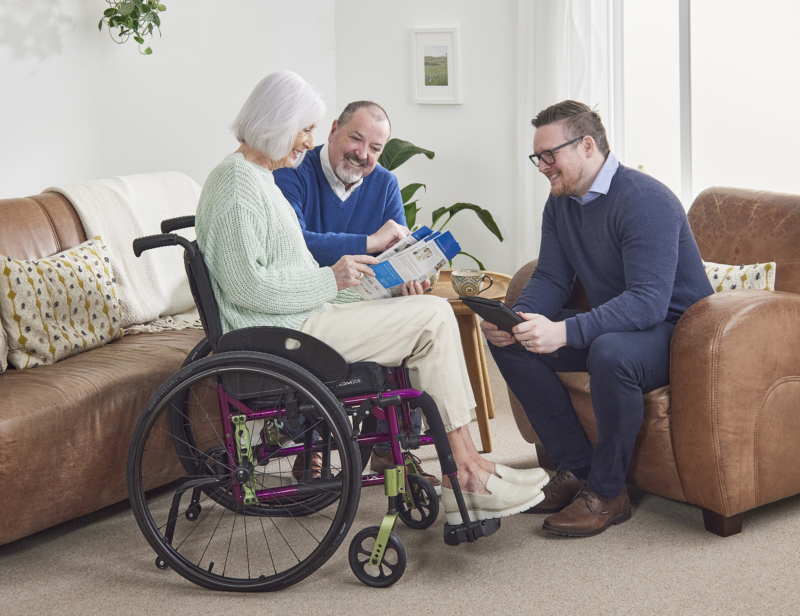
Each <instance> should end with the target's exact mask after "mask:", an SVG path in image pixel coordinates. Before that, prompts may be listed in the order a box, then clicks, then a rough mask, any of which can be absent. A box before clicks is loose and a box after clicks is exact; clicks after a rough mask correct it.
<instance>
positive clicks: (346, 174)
mask: <svg viewBox="0 0 800 616" xmlns="http://www.w3.org/2000/svg"><path fill="white" fill-rule="evenodd" d="M344 161H345V159H344V158H343V159H342V161H341V162H340V163H339V164H338V165H336V177H338V178H339V179H340V180H341V181H342V184H355V183H356V182H358V181H359V180H360V179H361V178H362V177H363V175H364V171H363V170H361V169H354V170H353V171H350V170H349V169H347V168H346V167H345V166H344Z"/></svg>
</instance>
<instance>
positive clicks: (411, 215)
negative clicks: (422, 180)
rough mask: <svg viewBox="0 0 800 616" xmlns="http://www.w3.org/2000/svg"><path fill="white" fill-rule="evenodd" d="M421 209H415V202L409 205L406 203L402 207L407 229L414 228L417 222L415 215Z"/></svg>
mask: <svg viewBox="0 0 800 616" xmlns="http://www.w3.org/2000/svg"><path fill="white" fill-rule="evenodd" d="M421 209H422V208H421V207H417V202H416V201H412V202H411V203H406V204H405V205H404V206H403V210H405V214H406V226H408V228H409V229H413V228H414V225H415V224H416V222H417V214H418V213H419V211H420V210H421Z"/></svg>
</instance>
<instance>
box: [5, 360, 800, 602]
mask: <svg viewBox="0 0 800 616" xmlns="http://www.w3.org/2000/svg"><path fill="white" fill-rule="evenodd" d="M490 369H491V371H492V372H491V374H492V389H493V392H494V398H495V404H496V406H497V417H496V418H495V419H494V420H492V424H491V425H492V435H493V438H494V444H495V452H494V453H492V454H490V455H489V456H488V457H489V458H491V459H493V460H497V461H500V462H504V463H506V464H510V465H514V466H520V467H524V466H526V464H529V463H530V462H531V460H532V449H531V447H530V446H529V445H528V444H527V443H525V441H523V440H522V438H521V437H520V436H519V433H518V432H517V430H516V427H515V425H514V420H513V418H512V417H511V410H510V408H509V406H508V399H507V397H506V394H505V387H504V385H503V382H502V379H501V378H500V377H499V374H498V373H497V370H496V368H495V367H494V365H491V367H490ZM473 428H474V430H473V438H475V442H476V443H479V440H478V431H477V426H473ZM421 451H422V452H423V459H430V458H431V457H432V450H431V451H428V450H427V449H423V450H421ZM434 467H435V465H434V464H433V463H432V462H430V461H429V462H428V463H427V464H426V469H428V468H434ZM632 497H633V498H632V500H633V507H634V515H633V518H632V519H631V521H629V522H626V523H625V524H623V525H621V526H617V527H614V528H612V529H611V530H609V531H608V532H606V533H604V534H602V535H600V536H598V537H595V538H591V539H563V538H557V537H553V536H549V535H546V534H545V533H544V532H542V530H541V528H540V527H541V521H542V519H543V516H531V515H518V516H515V517H512V518H506V519H504V520H503V523H502V528H501V529H500V530H499V531H498V532H497V533H496V534H495V535H493V536H492V537H489V538H486V539H481V540H480V541H479V542H477V543H475V544H472V545H461V546H459V547H449V546H447V545H445V544H444V542H443V541H442V525H443V523H444V518H443V514H440V521H439V522H437V523H436V524H435V525H434V526H433V527H431V528H429V529H427V530H424V531H413V530H410V529H408V528H406V527H405V526H403V525H402V524H401V523H398V527H397V528H396V532H397V533H398V535H399V536H400V537H401V539H402V540H403V542H404V544H405V546H406V549H407V552H408V568H407V569H406V572H405V575H404V576H403V578H402V579H401V580H400V581H399V582H398V583H397V584H395V585H394V586H392V587H391V588H388V589H384V590H380V589H372V588H368V587H366V586H364V585H362V584H361V583H360V582H359V581H358V580H357V579H356V578H355V576H354V575H353V573H352V572H351V571H350V567H349V565H348V563H347V549H346V548H347V545H349V538H350V537H352V535H353V534H354V533H355V532H356V531H357V530H360V529H361V528H364V527H365V526H371V525H375V524H378V523H379V522H380V520H381V517H382V516H383V514H384V513H385V507H386V501H385V498H384V496H383V490H382V489H380V488H370V489H366V490H364V492H363V493H362V499H361V505H360V507H359V511H358V515H357V517H356V521H355V523H354V525H353V529H351V531H350V537H348V539H346V540H345V542H344V544H343V545H342V547H340V548H339V550H338V551H337V552H336V554H334V556H333V557H332V558H331V559H330V560H329V561H328V562H327V563H326V564H325V565H324V566H323V567H322V568H321V569H320V570H319V571H317V572H316V573H315V574H313V575H312V576H311V577H310V578H308V579H307V580H305V581H303V582H301V583H300V584H298V585H296V586H293V587H291V588H289V589H288V590H285V591H282V592H279V593H270V594H260V595H239V594H226V593H215V592H212V591H207V590H204V589H202V588H199V587H197V586H194V585H193V584H191V583H189V582H187V581H186V580H184V579H183V578H182V577H180V576H178V575H177V574H176V573H174V572H172V571H169V570H167V571H159V570H158V569H156V567H155V566H154V553H153V552H152V550H151V549H150V548H149V546H148V545H147V543H146V542H145V540H144V538H143V537H142V535H141V534H140V532H139V530H138V527H137V526H136V523H135V521H134V520H133V516H132V514H131V512H130V509H129V507H128V505H127V503H120V504H118V505H115V506H113V507H109V508H107V509H104V510H102V511H99V512H96V513H94V514H92V515H88V516H85V517H83V518H80V519H78V520H73V521H71V522H67V523H65V524H62V525H60V526H58V527H55V528H51V529H49V530H46V531H43V532H41V533H38V534H36V535H33V536H31V537H27V538H25V539H21V540H19V541H16V542H14V543H11V544H8V545H5V546H1V547H0V614H3V615H6V616H16V615H23V614H60V615H66V614H81V615H83V614H102V615H108V614H164V615H168V614H176V615H180V616H188V615H190V614H199V615H208V614H235V613H236V611H237V610H239V611H240V612H241V611H246V612H247V613H249V614H263V615H273V614H287V615H288V614H290V613H298V612H303V613H308V614H319V615H320V616H322V615H327V614H334V615H338V614H367V613H370V612H371V613H375V614H383V613H386V614H399V613H405V614H408V615H409V616H412V615H417V614H420V615H422V614H487V615H489V614H503V615H505V614H530V615H540V614H541V615H550V614H553V615H560V614H590V615H591V614H613V615H624V614H630V615H635V616H640V615H644V614H659V615H670V616H672V615H677V614H698V615H705V614H726V615H727V614H762V615H765V614H776V615H777V614H781V615H783V614H800V590H798V577H800V576H798V573H800V554H798V551H800V550H799V548H800V497H795V498H791V499H786V500H784V501H781V502H779V503H774V504H772V505H768V506H765V507H762V508H760V509H758V510H756V511H753V512H750V513H748V514H747V515H746V516H745V521H744V531H743V533H742V534H740V535H737V536H734V537H729V538H727V539H722V538H720V537H717V536H715V535H712V534H710V533H708V532H706V531H705V530H704V529H703V523H702V516H701V513H700V510H699V509H698V508H696V507H692V506H689V505H686V504H682V503H678V502H674V501H670V500H667V499H664V498H661V497H658V496H653V495H651V494H645V493H641V492H635V493H633V494H632Z"/></svg>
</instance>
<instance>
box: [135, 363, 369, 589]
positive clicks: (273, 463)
mask: <svg viewBox="0 0 800 616" xmlns="http://www.w3.org/2000/svg"><path fill="white" fill-rule="evenodd" d="M240 383H246V384H247V389H246V393H242V391H244V389H245V388H242V387H239V385H238V384H240ZM237 388H238V389H237ZM220 390H223V391H224V392H225V395H227V394H230V395H232V397H233V398H234V399H235V400H234V401H233V402H230V399H229V398H226V397H224V395H221V394H220ZM234 391H236V392H238V393H233V394H232V393H231V392H234ZM187 400H188V402H187ZM287 400H293V401H296V403H297V405H298V407H299V420H300V421H301V422H303V425H304V426H305V427H306V430H307V431H308V432H309V434H310V433H314V434H322V435H324V436H325V439H324V443H323V440H317V441H315V442H313V443H311V441H310V440H309V445H310V446H313V447H315V448H316V449H320V448H322V449H323V450H324V451H323V453H324V455H325V459H326V460H327V461H328V465H327V475H328V477H327V478H326V477H323V478H322V480H316V481H315V480H311V479H309V478H308V477H303V478H301V479H300V481H298V480H297V479H295V478H294V477H293V475H292V473H291V469H290V468H289V467H288V466H287V464H288V465H291V459H293V456H291V457H288V458H287V457H285V453H286V452H285V451H283V449H284V447H283V446H280V447H273V448H265V447H264V443H262V442H261V435H262V431H261V430H260V426H261V425H262V424H263V420H261V419H257V420H247V421H244V423H243V424H242V423H239V424H237V425H236V427H235V430H234V432H235V434H233V435H232V436H233V437H235V438H237V439H240V440H241V443H243V444H244V443H246V439H245V438H244V436H242V435H249V438H250V446H251V451H252V456H251V460H252V462H251V463H250V464H243V463H242V462H241V461H240V460H238V459H237V457H236V456H235V455H232V454H231V443H232V442H233V441H231V440H230V439H229V438H228V435H229V434H231V432H230V430H231V429H232V423H231V421H230V420H229V419H228V417H227V413H232V414H233V416H236V417H239V418H244V417H246V416H249V414H252V413H253V412H272V411H275V410H279V409H282V408H286V407H287ZM176 409H178V410H177V411H176ZM176 413H177V415H178V416H181V415H182V417H183V419H181V420H180V421H178V422H177V424H178V425H179V428H180V429H179V430H178V431H176V430H175V429H174V427H175V424H176ZM186 425H189V426H191V434H192V438H193V440H192V444H189V443H188V442H187V441H186V439H185V437H186V433H185V432H184V431H183V430H184V428H183V427H184V426H186ZM244 428H246V430H245V429H244ZM176 443H179V444H181V447H178V448H176ZM226 443H227V444H226ZM326 444H329V445H328V446H326ZM291 446H292V447H295V448H296V446H295V445H294V444H291ZM316 449H315V450H316ZM360 462H361V460H360V456H359V452H358V448H357V447H356V443H355V441H354V440H353V436H352V427H351V425H350V423H349V420H348V418H347V416H346V415H345V414H344V412H343V410H342V408H341V405H340V403H339V402H338V401H337V400H336V398H335V397H334V396H333V395H332V394H331V392H330V390H329V389H328V388H327V387H325V385H324V384H323V383H321V382H320V381H319V380H318V379H317V378H316V377H314V376H313V375H312V374H310V373H309V372H307V371H306V370H304V369H303V368H301V367H299V366H297V365H296V364H293V363H291V362H288V361H286V360H283V359H281V358H278V357H274V356H271V355H266V354H262V353H251V352H230V353H222V354H219V355H213V356H211V357H205V358H200V359H197V360H196V361H193V362H191V363H190V364H188V365H186V366H185V367H183V368H182V369H181V370H180V371H179V372H177V373H176V374H175V375H173V376H172V377H171V378H170V379H169V380H168V381H167V382H166V383H165V384H164V385H162V387H161V388H159V390H158V391H157V392H156V393H155V394H154V395H153V397H152V398H151V399H150V402H149V403H148V405H147V407H146V408H145V411H144V412H143V413H142V416H141V417H140V419H139V422H138V423H137V426H136V429H135V431H134V435H133V438H132V441H131V449H130V452H129V456H128V490H129V493H130V499H131V505H132V507H133V512H134V516H135V518H136V521H137V523H138V524H139V527H140V528H141V530H142V532H143V534H144V535H145V537H146V538H147V541H148V542H149V543H150V545H151V547H152V548H153V549H154V550H155V551H156V553H157V554H158V556H159V559H158V561H159V562H161V563H163V564H165V565H166V566H169V567H171V568H172V569H174V570H175V571H176V572H178V573H179V574H180V575H182V576H183V577H185V578H186V579H188V580H190V581H192V582H194V583H196V584H199V585H200V586H204V587H206V588H211V589H215V590H234V591H269V590H278V589H281V588H285V587H287V586H290V585H292V584H294V583H296V582H298V581H300V580H302V579H303V578H305V577H307V576H308V575H310V574H311V573H312V572H313V571H315V570H316V569H318V568H319V567H320V566H322V564H323V563H325V562H326V561H327V560H328V558H330V556H331V555H332V554H333V552H334V551H335V550H336V549H337V547H338V546H339V545H340V544H341V542H342V540H343V539H344V537H345V536H346V534H347V530H348V529H349V527H350V525H351V524H352V521H353V517H354V516H355V513H356V509H357V507H358V500H359V496H360V490H361V472H360V471H361V468H360ZM245 486H246V487H247V488H248V489H249V490H250V492H249V494H250V496H253V497H254V498H256V501H255V502H252V503H250V504H247V505H245V504H244V503H243V500H244V499H243V494H244V488H245ZM278 491H279V492H278ZM237 493H238V495H237ZM278 494H279V495H278ZM276 495H278V496H276ZM314 499H324V500H331V499H332V500H333V501H334V504H333V505H332V506H329V507H328V508H326V509H324V510H318V509H317V508H316V507H313V506H309V503H312V504H313V502H314ZM298 510H299V511H302V512H303V513H304V514H307V515H302V516H300V515H296V514H293V513H292V512H293V511H298Z"/></svg>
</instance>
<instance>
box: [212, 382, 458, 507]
mask: <svg viewBox="0 0 800 616" xmlns="http://www.w3.org/2000/svg"><path fill="white" fill-rule="evenodd" d="M393 377H394V380H395V383H396V385H397V386H398V387H399V389H395V390H392V391H390V392H386V394H387V395H385V396H383V397H386V398H389V397H392V398H395V397H399V398H400V400H401V401H402V404H401V406H400V408H401V417H402V421H403V425H404V426H410V425H411V412H410V410H409V407H408V403H407V400H411V399H414V398H418V397H419V396H420V395H422V392H421V391H418V390H416V389H411V388H409V387H408V382H407V380H408V379H407V375H406V372H405V370H404V369H399V370H397V371H396V372H395V373H394V375H393ZM217 394H218V396H219V401H220V413H221V420H222V422H223V425H224V426H225V427H226V428H231V429H226V430H225V439H224V440H225V448H226V449H227V450H228V455H229V456H230V459H231V460H235V459H236V455H237V454H236V445H235V443H234V441H233V436H232V435H233V434H234V430H233V429H232V425H233V424H232V423H231V417H230V411H229V409H230V407H233V408H235V409H236V410H237V411H239V412H240V413H241V414H242V415H244V416H245V418H246V420H247V421H251V420H258V419H280V418H282V417H285V416H286V414H287V411H286V408H285V407H284V408H281V409H271V410H268V411H254V410H252V409H250V408H249V407H247V405H245V404H243V403H242V402H240V401H239V400H236V399H235V398H232V397H231V396H229V395H228V394H227V393H225V390H224V388H223V386H222V384H218V385H217ZM381 397H382V396H381V394H380V393H375V394H361V395H357V396H350V397H345V398H343V399H341V402H342V403H343V404H344V405H345V407H355V406H359V405H361V404H363V403H364V402H366V401H368V400H375V401H376V402H377V401H378V400H379V399H380V398H381ZM371 413H372V414H373V415H374V416H375V417H377V418H378V419H383V420H385V421H386V422H387V423H388V424H389V432H376V433H371V434H366V435H360V436H358V438H357V444H358V446H359V447H361V446H364V445H378V444H380V443H390V445H391V449H392V459H393V462H394V464H395V465H398V466H402V465H404V459H403V452H402V450H401V449H400V444H399V443H398V441H397V439H396V438H394V437H395V436H397V435H398V434H399V433H400V425H399V423H398V421H397V406H395V405H390V406H387V407H386V409H385V410H384V409H382V408H380V407H379V406H377V405H373V407H372V410H371ZM434 444H435V443H434V439H433V438H432V437H430V436H425V435H422V436H421V437H420V445H434ZM332 448H335V446H332ZM317 449H322V447H319V448H317V447H316V446H315V445H312V447H311V451H312V452H313V451H315V450H317ZM305 451H306V448H305V446H304V445H295V446H293V447H270V446H269V445H267V444H263V445H261V446H260V447H259V448H258V450H257V451H255V452H254V453H255V456H256V458H257V459H258V460H261V461H266V460H270V459H277V458H284V457H289V456H294V455H300V454H303V453H305ZM449 476H450V477H451V478H452V477H455V476H456V473H452V474H450V475H449ZM406 481H407V480H406ZM314 483H315V484H318V483H319V482H318V481H315V482H314ZM383 483H384V476H383V475H382V474H377V475H363V476H362V478H361V485H362V486H379V485H383ZM298 489H301V488H298V486H297V485H291V486H282V487H280V488H271V489H266V490H256V491H255V493H256V497H257V498H258V501H259V502H264V501H268V500H273V499H282V498H287V497H288V498H290V497H295V496H297V495H298ZM233 493H234V496H235V498H236V500H237V501H238V502H239V503H243V502H244V492H243V490H242V489H241V486H240V485H239V484H238V483H237V482H233Z"/></svg>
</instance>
